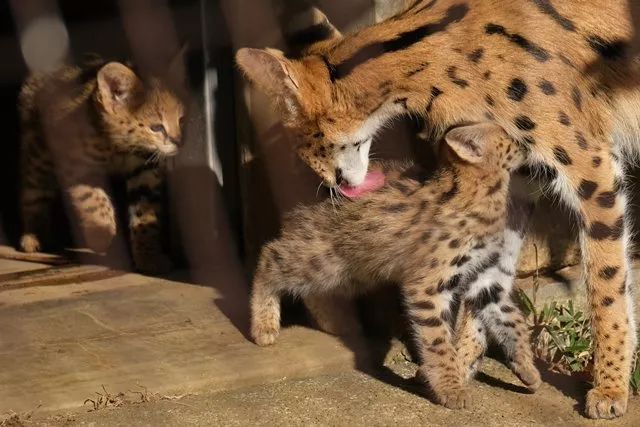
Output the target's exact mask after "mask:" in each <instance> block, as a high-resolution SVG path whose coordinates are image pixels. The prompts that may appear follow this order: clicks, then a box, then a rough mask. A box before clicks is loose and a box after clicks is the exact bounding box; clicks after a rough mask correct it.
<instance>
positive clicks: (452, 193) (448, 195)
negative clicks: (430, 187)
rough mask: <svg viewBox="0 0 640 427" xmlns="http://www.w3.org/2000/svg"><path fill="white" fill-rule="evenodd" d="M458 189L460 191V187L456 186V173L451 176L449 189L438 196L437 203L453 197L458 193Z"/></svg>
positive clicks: (445, 201)
mask: <svg viewBox="0 0 640 427" xmlns="http://www.w3.org/2000/svg"><path fill="white" fill-rule="evenodd" d="M459 191H460V188H459V186H458V176H457V175H456V176H454V177H453V183H452V184H451V189H450V190H448V191H447V192H445V193H443V194H442V196H440V199H439V200H438V203H447V202H448V201H450V200H451V199H453V198H454V197H455V196H456V195H457V194H458V192H459Z"/></svg>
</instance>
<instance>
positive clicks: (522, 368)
mask: <svg viewBox="0 0 640 427" xmlns="http://www.w3.org/2000/svg"><path fill="white" fill-rule="evenodd" d="M531 212H532V208H531V205H530V203H529V202H528V201H525V200H519V199H512V201H511V205H510V209H509V213H508V215H509V217H508V226H507V229H506V230H505V231H504V238H503V239H502V240H501V245H498V248H496V249H497V253H499V254H500V257H499V259H498V260H497V262H496V263H495V264H494V265H492V266H490V267H489V268H487V269H486V270H485V271H484V272H482V273H481V274H479V275H478V279H477V280H476V281H475V282H474V283H472V284H471V285H470V287H469V290H468V292H467V296H466V304H467V305H468V307H469V309H470V311H471V313H472V314H471V315H472V316H473V317H475V318H477V319H480V321H481V322H482V324H484V325H485V326H486V328H487V332H488V333H489V334H490V335H491V336H492V337H493V338H494V339H495V340H496V342H497V343H498V344H499V345H500V346H501V347H502V349H503V351H504V353H505V355H506V357H507V361H508V364H509V367H510V368H511V370H512V371H513V372H514V374H516V376H517V377H518V378H520V380H521V381H522V382H523V383H524V384H525V385H526V386H527V387H528V388H529V389H530V390H536V389H537V388H538V387H539V386H540V384H541V379H540V374H539V372H538V370H537V368H536V367H535V363H534V358H533V352H532V351H531V343H530V334H529V329H528V327H527V325H526V322H525V319H524V316H523V315H522V313H521V312H520V310H519V309H518V308H517V305H516V304H515V303H514V301H513V299H512V289H513V281H514V278H515V270H516V264H517V261H518V255H519V253H520V248H521V246H522V239H523V236H524V231H525V228H526V225H527V224H528V219H529V217H530V215H531Z"/></svg>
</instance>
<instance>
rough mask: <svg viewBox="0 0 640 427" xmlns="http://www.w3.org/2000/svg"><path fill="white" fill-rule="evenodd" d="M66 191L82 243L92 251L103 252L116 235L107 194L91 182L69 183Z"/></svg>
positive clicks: (111, 205)
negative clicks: (76, 220)
mask: <svg viewBox="0 0 640 427" xmlns="http://www.w3.org/2000/svg"><path fill="white" fill-rule="evenodd" d="M66 192H67V196H68V198H69V202H70V204H71V206H72V208H73V210H74V211H75V213H76V217H77V219H78V221H79V228H80V233H81V235H82V237H83V239H84V243H85V244H86V245H87V247H88V248H90V249H92V250H93V251H96V252H105V251H106V250H107V249H109V246H111V242H112V241H113V238H114V237H115V235H116V217H115V211H114V209H113V204H112V203H111V199H110V198H109V195H108V194H107V193H106V192H105V190H104V189H103V188H102V187H100V186H98V185H96V184H92V183H91V184H89V183H77V184H71V185H69V186H68V187H67V188H66Z"/></svg>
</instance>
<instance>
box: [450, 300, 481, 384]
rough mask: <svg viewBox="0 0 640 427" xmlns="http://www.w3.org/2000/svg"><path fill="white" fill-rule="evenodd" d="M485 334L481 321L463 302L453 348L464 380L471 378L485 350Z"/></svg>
mask: <svg viewBox="0 0 640 427" xmlns="http://www.w3.org/2000/svg"><path fill="white" fill-rule="evenodd" d="M486 336H487V335H486V332H485V328H484V325H483V324H482V321H481V320H480V319H479V318H478V317H476V316H475V313H473V312H472V311H471V309H470V308H469V307H468V305H467V304H466V303H465V302H464V301H463V302H462V304H461V306H460V313H459V315H458V322H457V323H456V328H455V347H456V353H457V354H458V361H459V364H460V369H461V371H462V373H463V375H464V377H465V379H466V380H469V379H470V378H472V377H473V376H474V375H475V373H476V371H477V370H478V366H479V364H480V361H481V360H482V356H484V352H485V351H486V349H487V338H486Z"/></svg>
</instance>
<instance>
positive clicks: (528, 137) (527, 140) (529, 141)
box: [519, 135, 536, 145]
mask: <svg viewBox="0 0 640 427" xmlns="http://www.w3.org/2000/svg"><path fill="white" fill-rule="evenodd" d="M519 141H520V143H522V144H525V145H535V143H536V140H535V138H534V137H532V136H531V135H525V136H523V137H522V138H520V139H519Z"/></svg>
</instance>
